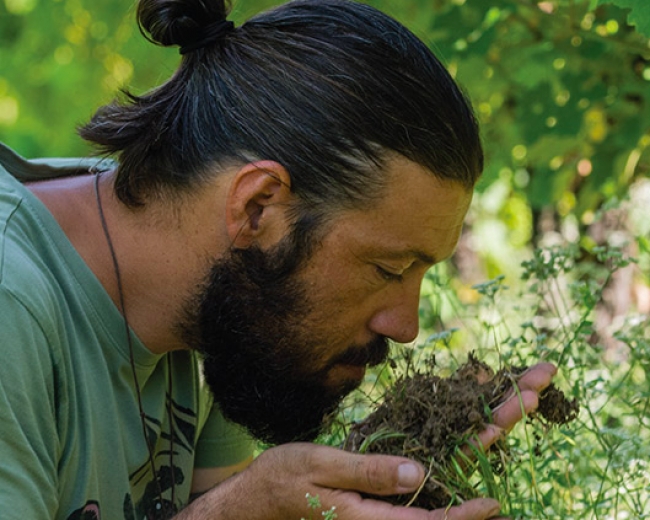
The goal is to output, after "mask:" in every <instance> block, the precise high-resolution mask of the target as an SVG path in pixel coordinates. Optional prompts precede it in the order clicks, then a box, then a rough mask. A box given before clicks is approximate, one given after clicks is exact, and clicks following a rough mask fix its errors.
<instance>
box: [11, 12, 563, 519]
mask: <svg viewBox="0 0 650 520" xmlns="http://www.w3.org/2000/svg"><path fill="white" fill-rule="evenodd" d="M227 12H228V10H227V6H226V5H224V4H223V2H219V1H216V2H204V1H199V0H176V1H170V0H141V1H140V3H139V5H138V20H139V22H140V24H141V27H142V28H143V30H144V31H145V32H146V33H148V35H149V37H150V38H151V39H152V40H153V41H155V42H157V43H161V44H164V45H179V46H180V48H181V54H182V55H183V59H182V60H181V64H180V66H179V69H178V71H177V72H176V73H175V75H174V76H173V77H172V78H171V79H170V80H169V81H168V82H166V83H165V84H163V85H162V86H160V87H159V88H157V89H155V90H154V91H152V92H150V93H147V94H146V95H144V96H141V97H136V96H130V97H129V99H128V101H127V102H126V103H123V104H119V103H115V104H113V105H109V106H107V107H103V108H102V109H100V110H99V111H98V112H97V114H96V115H95V116H94V118H93V119H92V120H91V122H90V123H89V124H87V125H86V126H85V127H84V128H82V129H81V135H82V136H83V137H84V138H85V139H87V140H89V141H91V142H93V143H94V144H96V145H97V146H99V148H100V149H101V150H102V151H103V152H105V153H110V154H114V155H115V156H116V159H117V162H115V163H113V162H104V161H97V160H71V161H61V160H59V161H45V162H33V163H30V162H27V161H25V160H23V159H22V158H20V157H19V156H17V155H16V154H14V153H13V152H12V151H11V150H8V149H6V148H2V149H0V163H1V164H2V167H3V168H2V170H0V229H2V234H1V235H0V240H1V241H0V308H1V309H2V313H1V316H0V321H1V323H0V330H2V331H3V336H2V349H3V352H4V353H5V354H6V355H5V359H6V362H5V363H3V365H2V367H0V454H1V456H2V459H1V460H2V464H1V465H0V483H1V484H2V485H0V504H1V505H2V508H3V515H6V517H7V518H56V519H59V518H60V519H73V518H74V519H78V518H83V519H90V518H104V519H106V518H109V519H111V518H168V517H171V516H172V515H174V514H176V513H177V514H176V516H174V518H178V519H181V520H182V519H186V520H187V519H207V518H216V519H230V518H232V519H240V518H241V519H243V518H246V519H247V520H252V519H293V518H296V519H297V518H300V517H301V516H305V515H307V501H306V499H305V495H306V493H309V494H311V495H318V496H319V497H320V499H321V502H322V504H323V506H324V508H325V509H329V508H331V507H336V511H337V514H338V515H339V518H341V519H345V520H365V519H373V520H382V519H391V520H424V519H429V520H434V519H442V518H449V519H470V518H471V519H484V518H488V517H491V516H494V515H495V514H497V513H498V509H499V508H498V504H497V503H496V502H495V501H493V500H488V499H485V500H474V501H471V502H468V503H466V504H463V505H462V506H460V507H455V508H451V509H449V510H447V511H432V512H429V511H423V510H417V509H410V508H401V507H394V506H391V505H388V504H387V503H384V502H381V501H379V500H374V499H370V498H362V493H363V494H364V495H363V496H366V494H370V495H377V496H381V495H389V494H397V493H409V492H413V491H415V490H416V489H417V488H418V486H419V485H420V484H421V482H422V480H423V478H424V469H423V468H422V467H420V466H418V465H415V464H413V463H412V462H410V461H408V460H406V459H402V458H399V457H390V456H361V455H353V454H349V453H344V452H341V451H340V450H336V449H334V448H328V447H323V446H315V445H312V444H309V443H306V442H304V441H308V440H311V439H312V438H314V437H315V435H316V434H317V433H318V429H319V426H320V423H321V421H322V417H323V416H324V415H325V414H327V413H329V412H331V411H332V410H333V409H334V408H335V407H336V405H337V403H338V402H339V401H340V399H341V398H342V397H343V396H344V395H345V394H347V393H348V392H349V391H350V390H351V389H353V388H354V387H356V386H357V385H358V384H359V382H360V380H361V378H362V377H363V374H364V370H365V366H366V365H373V364H378V363H380V362H382V361H383V360H384V359H385V357H386V355H387V345H388V340H389V339H392V340H394V341H398V342H410V341H413V340H414V339H415V337H416V335H417V331H418V322H417V314H418V313H417V310H418V300H419V288H420V282H421V280H422V278H423V276H424V274H425V272H426V270H427V269H428V268H429V267H430V266H431V265H432V264H434V263H436V262H439V261H441V260H443V259H445V258H447V257H449V256H450V255H451V254H452V252H453V249H454V247H455V244H456V242H457V240H458V236H459V234H460V230H461V226H462V222H463V218H464V216H465V213H466V211H467V208H468V206H469V203H470V200H471V190H472V187H473V185H474V183H475V181H476V179H477V178H478V176H479V175H480V172H481V169H482V161H483V158H482V152H481V146H480V141H479V136H478V129H477V125H476V122H475V120H474V117H473V115H472V111H471V109H470V107H469V105H468V103H467V101H466V100H465V98H464V97H463V95H462V94H461V92H460V91H459V90H458V87H457V86H456V85H455V84H454V82H453V80H452V79H451V78H450V77H449V75H448V74H447V72H446V71H445V69H444V68H443V67H442V66H441V65H440V63H439V62H438V61H437V60H436V58H435V57H434V56H433V55H432V54H431V53H430V52H429V51H428V49H427V48H426V47H425V46H424V45H423V44H422V43H421V42H419V41H418V40H417V39H416V38H415V37H414V36H413V35H412V34H411V33H410V32H408V31H407V30H406V29H405V28H404V27H402V26H400V25H399V24H398V23H397V22H395V21H394V20H392V19H390V18H388V17H386V16H385V15H382V14H381V13H379V12H377V11H376V10H374V9H372V8H370V7H368V6H364V5H362V4H357V3H354V2H349V1H346V0H300V1H297V2H293V3H290V4H286V5H284V6H281V7H279V8H277V9H276V10H274V11H270V12H268V13H264V14H261V15H259V16H258V17H255V18H253V19H252V20H250V21H249V22H247V23H246V24H245V25H243V26H241V27H238V28H234V27H233V25H232V24H231V23H230V22H228V21H227V20H226V16H227ZM19 180H20V181H22V182H24V183H26V185H21V184H20V182H18V181H19ZM197 354H200V355H201V362H202V364H203V374H204V376H205V380H206V382H207V384H208V386H209V388H210V390H211V393H210V395H209V396H208V395H207V394H206V393H205V392H204V390H203V386H202V385H201V378H200V377H199V373H198V368H197V366H198V364H197ZM554 371H555V369H554V368H553V367H552V366H550V365H547V364H541V365H538V366H537V367H535V368H534V369H533V370H531V371H530V372H529V373H528V374H527V375H526V376H525V377H524V378H522V381H521V399H522V401H521V402H520V400H519V399H518V398H514V397H513V399H511V400H510V401H509V402H508V403H506V404H505V405H504V406H503V407H502V408H501V409H500V410H499V411H498V412H497V413H496V415H495V423H496V424H495V425H494V426H490V427H489V428H488V429H486V431H485V432H483V434H482V435H481V439H480V440H481V442H482V443H483V445H485V446H489V445H490V444H491V443H493V442H494V441H495V440H496V439H497V438H498V437H499V436H500V435H501V433H502V431H503V430H504V429H505V430H507V429H509V428H510V427H511V426H512V425H514V423H515V422H516V421H517V420H519V419H520V418H521V407H522V402H523V406H524V408H525V409H526V410H528V411H530V410H532V409H534V407H535V406H536V403H537V392H539V391H540V390H541V389H543V388H544V387H545V386H547V385H548V384H549V382H550V379H551V377H552V375H553V373H554ZM212 399H213V400H214V405H213V406H211V402H212ZM234 423H237V424H240V425H242V426H244V427H245V428H246V429H247V430H248V432H250V433H251V434H253V435H254V436H256V437H258V438H260V439H263V440H266V441H268V442H270V443H274V444H279V446H277V447H275V448H272V449H269V450H268V451H266V452H264V453H263V454H262V455H261V456H259V457H258V458H257V459H256V460H255V461H254V462H253V463H252V464H250V461H251V450H250V441H249V440H248V437H247V436H246V435H244V434H243V433H242V431H241V430H240V429H239V428H238V427H237V426H235V425H234ZM249 464H250V466H249ZM235 473H236V474H235ZM190 493H194V494H201V496H199V497H198V498H196V499H195V500H194V501H193V502H192V503H191V504H189V506H188V505H187V504H188V502H189V496H190Z"/></svg>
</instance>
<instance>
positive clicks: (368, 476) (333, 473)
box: [310, 446, 425, 495]
mask: <svg viewBox="0 0 650 520" xmlns="http://www.w3.org/2000/svg"><path fill="white" fill-rule="evenodd" d="M310 464H311V468H312V471H313V472H314V477H313V478H314V480H313V482H314V483H315V484H318V485H320V486H325V487H332V488H337V489H349V490H354V491H360V492H362V493H371V494H373V495H395V494H402V493H412V492H414V491H415V490H417V489H418V487H419V486H420V484H421V483H422V481H423V480H424V475H425V471H424V468H423V467H422V466H420V465H419V464H416V463H415V462H412V461H410V460H409V459H406V458H402V457H394V456H391V455H358V454H353V453H349V452H345V451H341V450H338V449H335V448H328V447H326V446H318V447H316V449H312V451H311V461H310Z"/></svg>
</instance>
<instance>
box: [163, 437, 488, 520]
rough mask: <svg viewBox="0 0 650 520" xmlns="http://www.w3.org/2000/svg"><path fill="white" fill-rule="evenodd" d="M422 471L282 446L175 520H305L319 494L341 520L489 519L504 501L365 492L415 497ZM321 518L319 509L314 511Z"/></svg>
mask: <svg viewBox="0 0 650 520" xmlns="http://www.w3.org/2000/svg"><path fill="white" fill-rule="evenodd" d="M424 476H425V471H424V468H423V467H422V466H420V465H419V464H415V463H413V462H411V461H409V460H408V459H404V458H402V457H394V456H389V455H358V454H352V453H348V452H345V451H342V450H338V449H336V448H330V447H327V446H318V445H314V444H306V443H304V444H302V443H301V444H285V445H283V446H278V447H275V448H271V449H269V450H267V451H265V452H264V453H262V454H261V455H260V456H259V457H258V458H257V459H256V460H255V462H253V464H251V466H250V467H249V468H248V469H246V470H245V471H242V472H241V473H239V474H237V475H235V476H234V477H232V478H230V479H229V480H227V481H226V482H224V483H223V484H221V485H219V486H217V487H215V488H213V489H212V490H211V491H209V492H207V493H206V494H204V495H203V496H201V497H200V498H198V499H197V500H195V501H194V502H193V503H192V504H191V505H190V506H189V507H188V508H187V509H185V510H183V511H182V512H181V513H180V514H179V515H178V516H176V517H175V518H176V520H181V519H182V520H199V519H201V520H207V519H213V520H240V519H242V518H246V520H300V519H301V518H309V517H310V510H309V508H308V504H307V498H306V494H307V493H309V494H310V495H312V496H316V495H318V497H319V498H320V502H321V504H322V506H323V510H324V511H327V510H329V509H330V508H332V507H335V508H336V509H335V512H336V514H337V515H338V519H339V520H487V519H488V518H492V519H494V515H496V514H498V512H499V504H498V503H497V502H496V501H495V500H492V499H487V498H486V499H482V498H481V499H475V500H471V501H468V502H466V503H464V504H463V505H461V506H457V507H452V508H449V509H446V510H445V509H438V510H436V511H425V510H423V509H417V508H407V507H402V506H394V505H391V504H389V503H387V502H383V501H381V500H376V499H369V498H363V497H362V496H361V495H360V493H369V494H373V495H380V496H381V495H394V494H406V493H413V492H415V491H416V490H417V488H418V487H419V486H420V484H421V483H422V480H423V479H424ZM313 516H314V518H320V517H321V513H320V511H316V512H314V515H313Z"/></svg>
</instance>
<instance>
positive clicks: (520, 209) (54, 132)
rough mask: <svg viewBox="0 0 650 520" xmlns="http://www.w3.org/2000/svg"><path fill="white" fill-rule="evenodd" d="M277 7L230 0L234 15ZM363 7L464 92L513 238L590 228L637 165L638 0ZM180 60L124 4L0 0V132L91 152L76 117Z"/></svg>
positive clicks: (485, 184) (643, 107) (641, 0)
mask: <svg viewBox="0 0 650 520" xmlns="http://www.w3.org/2000/svg"><path fill="white" fill-rule="evenodd" d="M278 3H281V2H279V1H277V0H275V1H274V0H239V1H238V2H236V3H235V7H234V11H233V16H232V17H233V19H234V20H235V21H236V22H237V23H242V22H243V21H244V20H245V19H246V18H248V17H249V16H250V15H252V14H254V13H255V12H258V11H260V10H262V9H265V8H268V7H270V6H272V5H274V4H278ZM368 3H370V4H372V5H374V6H376V7H378V8H379V9H381V10H383V11H385V12H387V13H389V14H391V15H392V16H394V17H395V18H397V19H399V20H400V21H401V22H403V23H404V24H405V25H407V26H408V27H409V28H411V29H412V30H413V31H414V32H415V33H416V34H417V35H418V36H420V37H421V38H422V39H423V40H424V41H425V42H427V43H428V44H429V45H430V46H431V47H432V48H433V49H434V51H435V52H436V53H437V54H438V55H439V56H440V58H441V59H442V60H443V61H444V62H445V63H446V64H447V65H448V67H449V69H450V70H451V72H452V73H453V74H454V76H455V77H457V79H458V80H459V81H460V83H461V84H462V85H463V86H464V88H465V89H466V91H467V92H468V94H469V96H470V97H471V99H472V101H473V103H474V105H475V107H476V110H477V113H478V116H479V118H480V121H481V123H482V128H483V132H484V141H485V145H486V151H487V158H488V162H487V168H486V172H485V175H484V178H483V180H482V182H481V183H480V185H479V193H481V192H485V191H486V190H488V189H490V187H491V186H493V185H494V184H495V183H497V182H498V183H500V186H501V188H500V189H502V190H505V193H504V196H503V197H502V199H503V201H504V203H503V205H502V206H501V207H500V208H499V211H500V212H501V213H502V215H501V217H502V218H503V219H504V220H505V221H508V219H510V220H511V221H512V222H511V223H510V224H509V225H510V227H511V228H512V229H514V230H515V231H516V230H517V229H518V228H519V229H520V231H521V229H524V231H523V232H520V233H519V234H520V236H519V240H523V241H526V240H527V239H529V238H530V232H526V231H525V229H528V228H530V226H531V225H532V224H533V220H534V218H533V217H534V215H535V212H536V211H538V210H540V209H541V208H548V207H551V208H553V210H554V211H555V212H556V213H557V214H558V215H559V216H560V217H564V216H566V215H575V216H576V218H577V219H578V221H581V222H582V223H583V224H589V223H590V222H591V221H592V220H593V218H594V215H595V210H596V209H597V208H598V207H599V206H600V205H601V204H602V203H603V201H604V200H606V199H608V198H610V197H613V196H622V195H624V194H625V192H626V190H627V188H628V187H629V185H630V184H631V183H632V182H633V181H634V180H635V179H636V178H638V177H642V176H647V175H648V170H649V162H648V158H649V152H648V149H649V148H650V132H649V127H650V123H649V122H650V96H649V95H648V94H650V46H649V40H648V36H649V35H650V3H648V2H647V1H646V0H608V1H607V2H606V1H605V0H494V1H492V2H481V1H476V0H400V1H399V2H396V1H394V0H371V1H368ZM178 60H179V56H178V53H177V51H176V49H162V48H155V47H154V46H152V45H151V44H150V43H149V42H147V41H146V40H145V39H144V38H143V37H142V36H141V35H140V34H139V32H138V29H137V26H136V24H135V20H134V3H133V1H132V0H129V1H127V0H47V1H46V0H0V140H2V141H4V142H7V143H8V144H9V145H10V146H12V147H14V148H16V149H17V150H18V151H19V152H20V153H21V154H23V155H25V156H30V157H31V156H43V155H45V156H48V155H75V154H76V155H78V154H84V155H85V154H88V153H89V150H88V148H87V147H86V145H85V144H84V143H82V142H81V140H80V139H79V138H77V137H76V135H75V133H74V130H75V127H76V126H77V125H79V124H81V123H83V122H84V121H86V120H87V119H88V118H89V117H90V116H91V115H92V113H93V112H94V110H95V109H96V108H97V107H98V106H99V105H101V104H103V103H106V102H108V101H110V100H111V99H112V98H114V97H115V96H116V95H117V93H118V90H119V89H120V88H128V89H130V90H133V91H135V92H136V93H138V92H142V91H144V90H147V89H149V88H151V87H153V86H155V85H156V84H159V83H160V82H162V81H164V80H165V79H166V78H167V77H169V76H170V75H171V74H172V73H173V70H174V69H175V67H176V65H177V63H178ZM515 235H516V233H515Z"/></svg>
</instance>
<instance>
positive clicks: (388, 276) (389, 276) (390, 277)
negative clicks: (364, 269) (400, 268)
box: [375, 265, 404, 282]
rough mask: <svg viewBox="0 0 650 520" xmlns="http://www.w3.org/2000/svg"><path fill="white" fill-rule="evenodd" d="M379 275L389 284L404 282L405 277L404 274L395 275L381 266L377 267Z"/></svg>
mask: <svg viewBox="0 0 650 520" xmlns="http://www.w3.org/2000/svg"><path fill="white" fill-rule="evenodd" d="M375 269H376V270H377V274H378V275H379V276H380V277H381V278H383V279H384V280H386V281H388V282H403V281H404V275H403V274H402V273H393V272H391V271H388V270H386V269H384V268H383V267H381V266H380V265H375Z"/></svg>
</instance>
